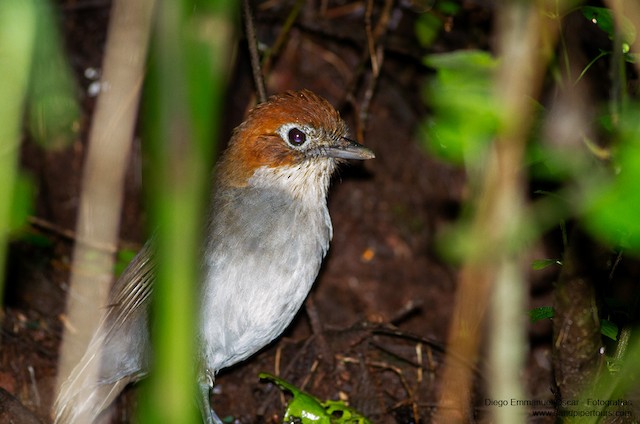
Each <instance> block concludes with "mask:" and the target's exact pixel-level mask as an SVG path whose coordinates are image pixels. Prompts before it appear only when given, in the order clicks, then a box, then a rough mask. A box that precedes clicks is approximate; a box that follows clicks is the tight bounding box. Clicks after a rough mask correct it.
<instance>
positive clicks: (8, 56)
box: [0, 0, 36, 304]
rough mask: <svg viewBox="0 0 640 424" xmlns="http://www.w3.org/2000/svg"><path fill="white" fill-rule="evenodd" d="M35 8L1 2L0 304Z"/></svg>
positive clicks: (27, 2) (26, 3)
mask: <svg viewBox="0 0 640 424" xmlns="http://www.w3.org/2000/svg"><path fill="white" fill-rule="evenodd" d="M35 7H36V6H35V4H34V2H33V1H31V0H21V1H8V0H0V60H1V61H2V66H0V93H2V94H1V95H0V304H2V293H4V289H3V287H4V275H5V266H6V258H7V243H8V240H9V230H10V216H11V208H12V205H13V201H12V199H13V197H14V190H15V182H16V174H17V169H18V157H19V153H20V149H19V146H20V141H21V131H22V117H23V111H24V104H25V99H26V95H27V84H28V81H29V74H30V69H31V63H32V54H33V50H34V40H35V36H36V11H35Z"/></svg>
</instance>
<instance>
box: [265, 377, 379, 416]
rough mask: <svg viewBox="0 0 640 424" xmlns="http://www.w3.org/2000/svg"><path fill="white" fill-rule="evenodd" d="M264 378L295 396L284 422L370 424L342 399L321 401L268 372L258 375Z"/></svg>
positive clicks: (290, 402)
mask: <svg viewBox="0 0 640 424" xmlns="http://www.w3.org/2000/svg"><path fill="white" fill-rule="evenodd" d="M258 376H259V377H260V378H261V379H262V380H267V381H270V382H272V383H273V384H275V385H276V386H278V387H279V388H280V390H282V391H285V392H289V393H291V394H292V395H293V398H292V399H291V400H290V401H289V404H288V405H287V409H286V410H285V413H284V417H283V418H282V422H283V423H289V422H300V423H302V424H370V421H369V420H368V419H367V418H365V417H364V416H363V415H362V414H361V413H359V412H358V411H356V410H355V409H353V408H351V407H349V406H348V405H347V404H345V403H344V402H342V401H332V400H328V401H326V402H321V401H320V400H319V399H318V398H316V397H315V396H312V395H310V394H308V393H305V392H303V391H302V390H300V389H298V388H297V387H295V386H294V385H292V384H291V383H289V382H287V381H285V380H283V379H281V378H279V377H276V376H274V375H271V374H268V373H260V374H259V375H258Z"/></svg>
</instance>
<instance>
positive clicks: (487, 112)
mask: <svg viewBox="0 0 640 424" xmlns="http://www.w3.org/2000/svg"><path fill="white" fill-rule="evenodd" d="M424 63H425V64H426V65H427V66H429V67H432V68H434V69H435V70H436V76H435V78H433V79H432V80H430V81H429V83H428V84H427V85H426V87H425V93H424V97H425V99H426V101H427V102H428V103H429V104H430V105H431V106H432V108H433V110H434V113H433V116H432V117H431V118H430V119H427V120H426V121H425V122H424V123H423V124H422V125H421V127H420V132H421V135H422V138H423V140H424V142H425V145H426V147H427V148H429V149H430V150H431V151H433V152H434V153H436V154H438V155H440V156H441V157H443V158H445V159H447V160H450V161H452V162H456V163H463V162H464V161H465V159H466V158H475V157H477V156H478V155H479V153H480V152H481V151H482V149H484V147H485V146H486V145H487V144H488V142H489V141H490V140H491V139H492V138H493V135H494V134H495V130H496V128H497V125H498V118H497V111H498V110H499V109H498V108H497V107H496V105H495V102H494V98H493V88H492V87H493V78H494V71H495V69H496V66H497V60H496V59H494V58H493V57H492V56H491V55H490V54H489V53H487V52H484V51H479V50H470V51H455V52H451V53H443V54H434V55H429V56H427V57H426V58H425V59H424Z"/></svg>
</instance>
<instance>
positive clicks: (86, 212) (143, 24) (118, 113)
mask: <svg viewBox="0 0 640 424" xmlns="http://www.w3.org/2000/svg"><path fill="white" fill-rule="evenodd" d="M153 4H154V1H153V0H140V1H135V2H131V1H127V0H116V1H115V2H114V4H113V11H112V14H111V16H112V18H111V22H110V24H109V35H108V40H107V46H106V51H105V57H104V61H103V69H104V73H103V79H102V82H103V90H102V92H101V93H100V96H99V97H98V102H97V104H96V111H95V115H94V118H93V123H92V126H91V132H90V134H89V147H88V152H87V159H86V162H85V165H84V171H83V172H84V174H83V181H82V193H81V197H80V209H79V214H78V224H77V230H76V234H77V240H76V244H75V247H74V252H73V267H72V272H71V282H70V287H69V294H68V301H67V302H68V303H67V315H68V320H69V322H70V323H71V324H72V326H73V328H75V329H76V331H70V329H69V327H66V328H65V330H64V334H63V341H62V345H61V354H60V363H59V368H58V381H57V387H58V388H59V387H60V384H61V383H62V382H63V381H64V380H65V379H66V378H67V376H68V375H69V373H70V372H71V370H72V369H73V367H74V365H75V364H76V363H77V362H78V360H79V359H80V357H81V355H82V354H83V353H84V351H85V348H86V346H87V344H88V342H89V339H90V337H91V336H92V334H93V333H94V331H95V329H96V327H97V325H98V323H99V320H100V318H101V315H102V312H103V310H104V309H103V306H104V305H105V304H106V303H107V295H108V292H109V286H110V283H111V281H112V271H113V264H114V253H115V246H116V243H117V241H118V226H119V221H120V214H121V209H122V202H123V184H124V176H125V171H126V166H127V162H128V160H127V158H128V157H129V152H130V150H131V144H132V140H133V133H134V127H135V122H136V114H137V107H138V100H139V96H140V90H141V87H142V80H143V74H144V64H145V58H146V53H147V45H148V39H149V32H150V23H151V15H152V10H153ZM95 246H110V248H109V250H108V251H105V250H101V249H99V248H96V247H95ZM94 363H96V364H97V363H99V361H96V362H94ZM97 372H98V370H97V369H95V370H92V373H93V374H94V375H96V376H97Z"/></svg>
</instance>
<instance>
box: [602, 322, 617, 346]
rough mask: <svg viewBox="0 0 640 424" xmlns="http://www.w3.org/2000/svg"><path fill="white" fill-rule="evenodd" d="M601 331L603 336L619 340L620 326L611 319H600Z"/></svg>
mask: <svg viewBox="0 0 640 424" xmlns="http://www.w3.org/2000/svg"><path fill="white" fill-rule="evenodd" d="M600 332H601V333H602V335H603V336H606V337H609V338H610V339H611V340H613V341H617V340H618V326H617V325H616V324H614V323H612V322H611V321H609V320H606V319H601V320H600Z"/></svg>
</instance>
